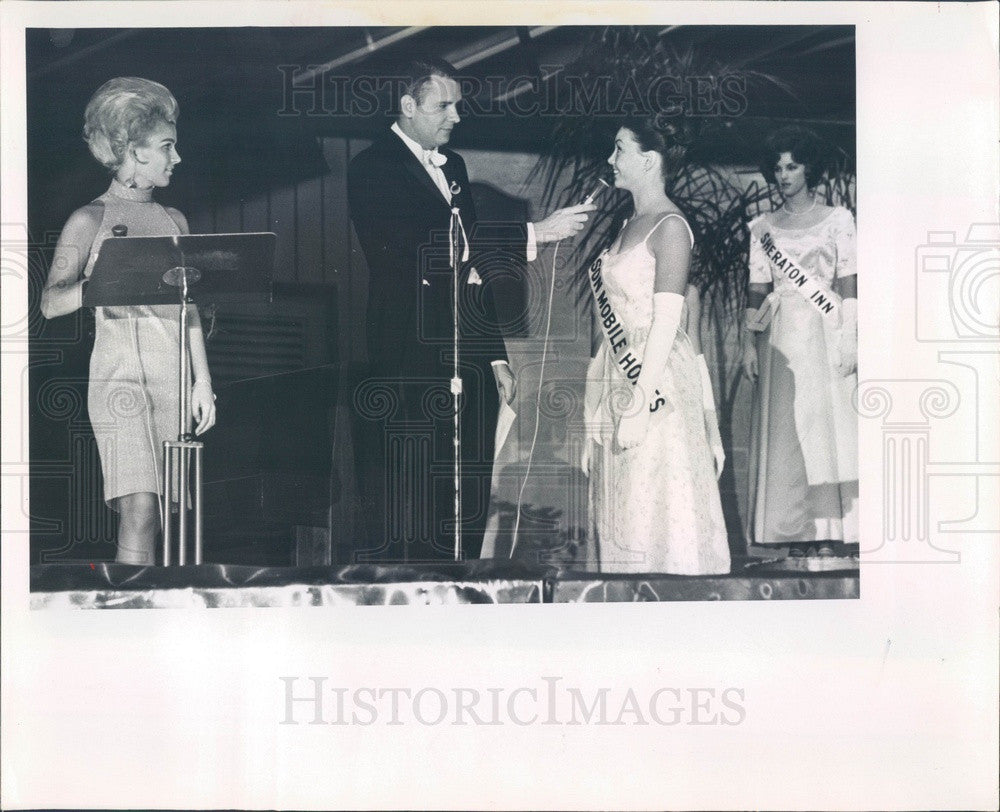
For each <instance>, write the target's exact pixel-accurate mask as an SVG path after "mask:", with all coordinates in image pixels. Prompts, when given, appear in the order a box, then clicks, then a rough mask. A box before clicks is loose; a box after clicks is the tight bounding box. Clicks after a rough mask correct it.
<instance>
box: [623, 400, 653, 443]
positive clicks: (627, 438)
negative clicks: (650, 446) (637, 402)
mask: <svg viewBox="0 0 1000 812" xmlns="http://www.w3.org/2000/svg"><path fill="white" fill-rule="evenodd" d="M648 430H649V407H648V406H647V405H645V404H643V407H642V408H641V409H638V410H636V411H634V412H632V413H630V414H626V415H625V416H624V417H622V419H621V421H620V422H619V423H618V445H619V446H621V447H622V448H635V447H636V446H637V445H639V444H640V443H641V442H642V441H643V440H645V439H646V432H647V431H648Z"/></svg>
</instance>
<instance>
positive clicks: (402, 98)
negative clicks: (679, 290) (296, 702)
mask: <svg viewBox="0 0 1000 812" xmlns="http://www.w3.org/2000/svg"><path fill="white" fill-rule="evenodd" d="M396 92H397V98H396V100H395V101H396V104H397V109H398V115H397V119H396V121H395V123H394V124H393V125H392V127H391V128H389V129H387V130H386V132H385V133H383V134H382V135H381V136H380V137H379V138H377V139H376V141H375V142H374V143H373V144H372V145H371V146H370V147H368V148H367V149H365V150H364V151H363V152H361V153H359V154H358V155H357V156H356V157H355V158H354V159H353V160H352V161H351V163H350V166H349V168H348V173H347V180H348V200H349V203H350V208H351V219H352V220H353V222H354V227H355V231H356V232H357V235H358V239H359V241H360V243H361V247H362V250H363V251H364V254H365V258H366V260H367V263H368V269H369V299H368V313H367V332H368V354H369V362H370V370H369V378H368V379H367V380H365V381H363V382H362V383H361V384H360V386H359V387H358V388H357V390H356V393H355V408H356V410H357V412H358V416H359V418H360V423H359V428H360V429H361V431H359V435H360V436H359V438H358V443H357V444H356V445H357V446H358V447H359V451H360V453H361V455H362V457H363V459H364V462H363V463H362V465H361V466H360V468H361V470H360V472H359V474H360V480H361V487H362V490H363V492H364V493H365V494H366V495H367V496H368V497H369V498H370V499H372V500H373V510H374V511H376V512H377V513H379V514H380V515H378V516H375V517H373V520H374V521H373V525H374V527H376V528H377V530H376V536H377V538H376V539H374V544H375V546H374V548H370V549H369V550H367V551H365V552H364V553H363V554H362V555H361V556H360V557H362V558H379V559H381V560H394V561H400V560H405V561H419V560H435V559H436V560H441V559H443V558H449V557H451V556H452V555H453V549H454V541H453V540H454V513H455V497H454V482H455V478H454V459H455V458H454V441H453V438H454V418H453V414H452V395H453V393H454V391H455V389H456V386H455V383H454V382H453V375H454V372H453V370H454V360H455V359H454V357H453V347H454V343H455V342H454V320H453V311H454V309H455V308H454V301H455V298H456V290H455V285H454V274H453V272H452V260H453V258H454V259H457V264H458V265H459V266H460V271H459V277H458V285H457V301H458V333H459V336H458V339H459V340H458V364H459V377H460V379H461V383H460V384H459V385H458V387H457V388H458V389H459V390H460V395H459V404H460V408H459V414H460V426H461V435H460V436H461V443H460V447H461V456H460V461H461V470H462V479H461V482H462V488H461V490H462V502H461V507H462V552H463V557H464V558H466V559H471V558H478V557H479V551H480V547H481V545H482V533H483V528H484V526H485V523H486V518H487V511H488V507H489V487H490V480H491V473H492V467H493V445H494V437H493V435H494V431H495V427H496V420H497V414H498V410H499V398H500V397H502V398H504V400H505V401H506V402H507V403H510V402H511V401H512V400H513V397H514V388H515V379H514V375H513V373H512V372H511V369H510V365H509V364H508V361H507V353H506V349H505V346H504V341H503V334H502V330H501V325H500V324H499V322H498V319H497V313H496V306H495V303H494V300H493V294H492V290H491V285H490V279H491V278H492V277H493V276H494V275H495V274H497V273H504V272H505V271H506V270H508V269H510V268H511V267H513V266H519V265H520V266H523V263H524V262H525V260H530V259H533V258H534V256H533V255H534V251H535V246H536V245H537V244H538V243H542V242H548V241H553V240H559V239H563V238H566V237H570V236H572V235H574V234H575V233H576V232H577V231H579V230H580V229H582V228H583V227H584V225H585V223H586V219H587V212H589V211H592V210H593V208H594V207H593V206H591V205H581V206H573V207H569V208H566V209H560V210H559V211H556V212H554V213H553V214H552V215H550V216H549V217H548V218H546V219H545V220H543V221H541V222H539V223H536V224H531V223H524V222H506V223H480V222H478V220H477V218H476V210H475V205H474V204H473V200H472V195H471V190H470V184H469V177H468V174H467V173H466V169H465V163H464V162H463V160H462V158H461V156H460V155H458V154H457V153H456V152H454V151H452V150H450V149H446V148H444V147H445V145H446V144H447V143H448V141H449V139H450V137H451V132H452V128H453V127H454V126H455V125H456V124H458V123H459V121H460V117H459V114H458V110H457V105H458V104H459V102H460V100H461V94H460V90H459V85H458V82H457V81H456V80H455V72H454V69H453V68H452V67H451V66H450V65H449V64H447V63H446V62H444V61H441V60H436V59H428V60H418V61H414V62H412V63H410V64H409V65H408V66H407V68H406V70H405V71H404V72H403V74H402V76H401V77H399V79H398V81H397V84H396ZM498 392H499V396H498V394H497V393H498ZM381 514H384V531H383V522H382V521H381V519H382V515H381Z"/></svg>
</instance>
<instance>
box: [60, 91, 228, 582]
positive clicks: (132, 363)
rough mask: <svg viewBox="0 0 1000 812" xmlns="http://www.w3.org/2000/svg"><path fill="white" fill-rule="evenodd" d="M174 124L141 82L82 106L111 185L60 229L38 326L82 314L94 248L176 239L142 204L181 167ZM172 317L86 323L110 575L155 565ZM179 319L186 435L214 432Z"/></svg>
mask: <svg viewBox="0 0 1000 812" xmlns="http://www.w3.org/2000/svg"><path fill="white" fill-rule="evenodd" d="M177 115H178V108H177V101H176V99H174V97H173V94H171V92H170V91H169V90H167V88H165V87H164V86H163V85H161V84H159V83H157V82H153V81H150V80H148V79H139V78H135V77H121V78H118V79H111V80H110V81H108V82H105V83H104V84H103V85H102V86H101V87H100V88H99V89H98V90H97V92H95V93H94V95H93V96H92V97H91V99H90V102H89V103H88V104H87V109H86V111H85V113H84V129H83V134H84V138H85V140H86V141H87V146H88V147H89V148H90V152H91V154H92V155H93V156H94V158H96V159H97V160H98V161H100V162H101V163H102V164H103V165H104V166H105V167H106V168H107V169H108V170H109V172H110V173H111V185H110V187H109V188H108V190H107V191H106V192H105V193H104V194H103V195H101V196H100V197H98V198H97V199H96V200H93V201H91V202H90V203H88V204H86V205H85V206H83V207H81V208H79V209H77V210H76V211H75V212H73V214H71V215H70V218H69V220H68V221H67V222H66V225H65V227H64V228H63V231H62V234H61V235H60V237H59V242H58V243H57V245H56V250H55V255H54V257H53V260H52V268H51V270H50V271H49V277H48V281H47V283H46V286H45V289H44V290H43V291H42V301H41V310H42V314H43V315H44V316H45V317H46V318H50V319H51V318H55V317H56V316H62V315H66V314H68V313H73V312H75V311H77V310H79V309H80V307H82V305H83V287H84V285H85V284H86V282H87V279H88V278H89V277H90V273H91V271H92V270H93V267H94V263H95V261H96V259H97V254H98V251H99V250H100V247H101V244H102V243H103V242H104V240H105V239H108V238H109V237H112V236H113V235H121V236H126V235H127V236H129V237H150V236H164V235H175V234H186V233H187V232H188V225H187V220H186V219H185V218H184V215H183V214H181V213H180V212H179V211H177V210H176V209H171V208H164V207H163V206H161V205H160V204H159V203H156V202H154V200H153V190H154V189H156V188H163V187H165V186H167V185H169V183H170V177H171V175H172V173H173V170H174V167H175V166H176V165H177V164H178V163H180V160H181V159H180V156H179V155H178V154H177V148H176V145H177V128H176V122H177ZM178 311H179V308H178V307H176V306H173V305H169V306H168V305H153V306H146V305H141V306H130V307H98V308H97V310H96V313H95V315H94V319H95V326H96V334H95V337H94V349H93V352H92V354H91V356H90V379H89V385H88V394H87V411H88V413H89V415H90V422H91V424H92V425H93V428H94V437H95V439H96V440H97V447H98V451H99V452H100V457H101V470H102V472H103V474H104V500H105V502H107V504H108V505H109V506H110V507H111V508H112V509H114V510H116V511H117V512H118V513H119V522H118V552H117V557H116V560H117V561H119V562H121V563H126V564H153V563H155V552H156V540H157V538H158V536H159V532H160V499H161V498H162V497H163V493H164V488H163V483H162V481H161V479H162V475H163V441H164V440H167V439H174V438H176V436H177V399H178V385H179V384H178V380H177V357H178V346H179V343H180V316H179V312H178ZM190 312H191V313H192V314H193V315H192V317H191V318H190V320H189V322H188V338H189V341H190V348H191V367H192V370H191V371H192V373H193V378H192V380H193V384H192V385H191V390H190V392H189V393H188V397H189V399H190V403H191V414H192V415H193V416H194V418H195V419H196V421H197V425H196V427H195V434H202V433H203V432H205V431H207V430H208V429H209V428H211V427H212V425H213V424H214V423H215V403H214V401H215V396H214V395H213V393H212V379H211V376H210V375H209V371H208V362H207V360H206V355H205V340H204V337H203V336H202V331H201V321H200V320H199V318H198V315H197V311H196V310H195V309H194V308H193V307H192V308H190ZM175 488H176V485H175Z"/></svg>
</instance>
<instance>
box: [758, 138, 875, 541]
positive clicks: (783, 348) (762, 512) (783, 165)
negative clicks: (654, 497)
mask: <svg viewBox="0 0 1000 812" xmlns="http://www.w3.org/2000/svg"><path fill="white" fill-rule="evenodd" d="M762 169H763V171H764V174H765V176H766V177H767V179H768V181H769V182H771V183H775V184H777V186H778V190H779V191H780V193H781V197H782V204H781V206H780V207H779V208H778V209H776V210H775V211H773V212H769V213H767V214H764V215H762V216H760V217H757V218H756V219H755V220H753V221H752V222H751V223H750V287H749V297H748V312H747V326H748V327H749V328H754V329H748V330H747V331H746V332H745V340H744V358H743V369H744V372H745V374H746V375H747V377H748V378H750V379H751V380H753V381H756V388H755V392H754V400H753V417H752V429H751V439H750V461H749V500H748V516H747V526H746V533H747V538H748V540H749V541H750V542H751V543H753V544H759V545H772V546H773V548H774V549H775V550H776V552H777V551H778V550H779V549H780V550H782V551H784V549H785V548H787V549H788V551H789V552H790V553H791V554H793V555H802V554H813V553H816V554H819V555H829V554H832V553H843V552H851V551H853V550H852V549H851V548H844V547H843V546H842V545H843V544H856V543H857V541H858V514H857V497H858V447H857V430H858V425H857V413H856V412H855V410H854V408H853V406H852V397H853V393H854V390H855V388H856V387H857V372H856V367H857V312H858V311H857V275H856V274H857V269H856V267H855V229H854V218H853V217H852V216H851V213H850V212H849V211H848V210H847V209H845V208H842V207H840V206H835V207H831V206H827V205H824V204H823V203H822V202H821V201H820V199H819V197H818V196H817V194H816V185H817V184H818V183H819V180H820V177H821V174H822V152H821V142H820V139H819V137H818V136H817V135H816V134H815V133H814V132H812V131H811V130H807V129H805V128H800V127H788V128H784V129H782V130H779V131H777V132H775V133H774V134H773V135H772V136H771V137H770V138H769V139H768V141H767V157H766V159H765V161H764V164H763V166H762ZM789 260H791V263H794V265H795V266H796V268H795V270H793V265H792V264H790V263H789ZM799 271H804V272H805V276H807V277H808V278H809V279H811V280H812V281H813V283H814V285H815V287H811V286H807V285H801V284H800V283H801V281H802V279H803V277H802V275H801V274H800V273H799ZM793 277H794V278H795V281H793ZM810 289H812V290H813V292H814V293H815V292H816V291H817V290H818V293H819V295H820V296H823V297H824V298H826V299H828V300H832V301H834V302H835V303H838V304H839V307H838V309H837V310H836V312H834V313H832V314H824V313H822V312H820V309H819V308H817V307H816V306H815V304H813V303H812V302H811V301H810V300H809V296H810V294H809V290H810ZM814 301H817V300H815V299H814ZM762 312H763V314H764V318H763V320H762V319H761V318H760V316H761V314H762ZM768 319H769V325H768V326H767V327H766V328H765V329H763V330H761V329H760V328H761V326H762V325H761V321H764V322H767V321H768ZM855 549H856V548H855Z"/></svg>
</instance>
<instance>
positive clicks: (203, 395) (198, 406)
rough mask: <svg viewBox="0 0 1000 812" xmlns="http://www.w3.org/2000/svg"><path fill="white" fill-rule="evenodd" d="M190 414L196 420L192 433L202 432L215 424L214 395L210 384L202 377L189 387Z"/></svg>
mask: <svg viewBox="0 0 1000 812" xmlns="http://www.w3.org/2000/svg"><path fill="white" fill-rule="evenodd" d="M191 414H192V415H193V416H194V419H195V420H197V421H198V425H197V426H196V427H195V430H194V433H195V434H196V435H199V434H204V433H205V432H206V431H208V430H209V429H210V428H212V426H214V425H215V395H214V394H213V393H212V384H211V382H209V381H206V380H204V379H202V380H197V381H195V382H194V385H193V386H192V387H191Z"/></svg>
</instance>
